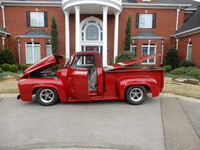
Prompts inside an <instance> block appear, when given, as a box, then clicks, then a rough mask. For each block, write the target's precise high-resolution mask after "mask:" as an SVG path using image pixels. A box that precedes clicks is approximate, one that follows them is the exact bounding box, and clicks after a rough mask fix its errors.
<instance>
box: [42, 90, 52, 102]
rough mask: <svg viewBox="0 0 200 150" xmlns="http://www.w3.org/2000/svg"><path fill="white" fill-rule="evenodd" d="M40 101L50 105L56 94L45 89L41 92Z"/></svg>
mask: <svg viewBox="0 0 200 150" xmlns="http://www.w3.org/2000/svg"><path fill="white" fill-rule="evenodd" d="M40 99H41V101H43V102H44V103H50V102H52V101H53V100H54V92H53V91H52V90H50V89H43V90H42V91H41V92H40Z"/></svg>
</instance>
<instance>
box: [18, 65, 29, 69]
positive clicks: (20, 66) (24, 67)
mask: <svg viewBox="0 0 200 150" xmlns="http://www.w3.org/2000/svg"><path fill="white" fill-rule="evenodd" d="M26 68H27V65H24V64H18V70H23V71H24V70H25V69H26Z"/></svg>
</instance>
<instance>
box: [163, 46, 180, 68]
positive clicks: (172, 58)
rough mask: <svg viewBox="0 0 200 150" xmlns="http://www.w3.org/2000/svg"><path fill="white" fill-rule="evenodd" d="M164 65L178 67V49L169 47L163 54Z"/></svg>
mask: <svg viewBox="0 0 200 150" xmlns="http://www.w3.org/2000/svg"><path fill="white" fill-rule="evenodd" d="M164 65H170V66H172V69H175V68H178V66H179V56H178V50H176V49H175V48H170V49H169V50H168V51H167V53H166V55H165V63H164Z"/></svg>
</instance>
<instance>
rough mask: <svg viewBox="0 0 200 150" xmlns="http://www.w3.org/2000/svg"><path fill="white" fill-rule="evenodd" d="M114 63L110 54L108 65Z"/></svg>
mask: <svg viewBox="0 0 200 150" xmlns="http://www.w3.org/2000/svg"><path fill="white" fill-rule="evenodd" d="M113 64H114V61H113V58H112V56H111V57H110V62H109V65H113Z"/></svg>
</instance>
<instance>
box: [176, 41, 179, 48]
mask: <svg viewBox="0 0 200 150" xmlns="http://www.w3.org/2000/svg"><path fill="white" fill-rule="evenodd" d="M178 42H179V39H178V38H176V50H178Z"/></svg>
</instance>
